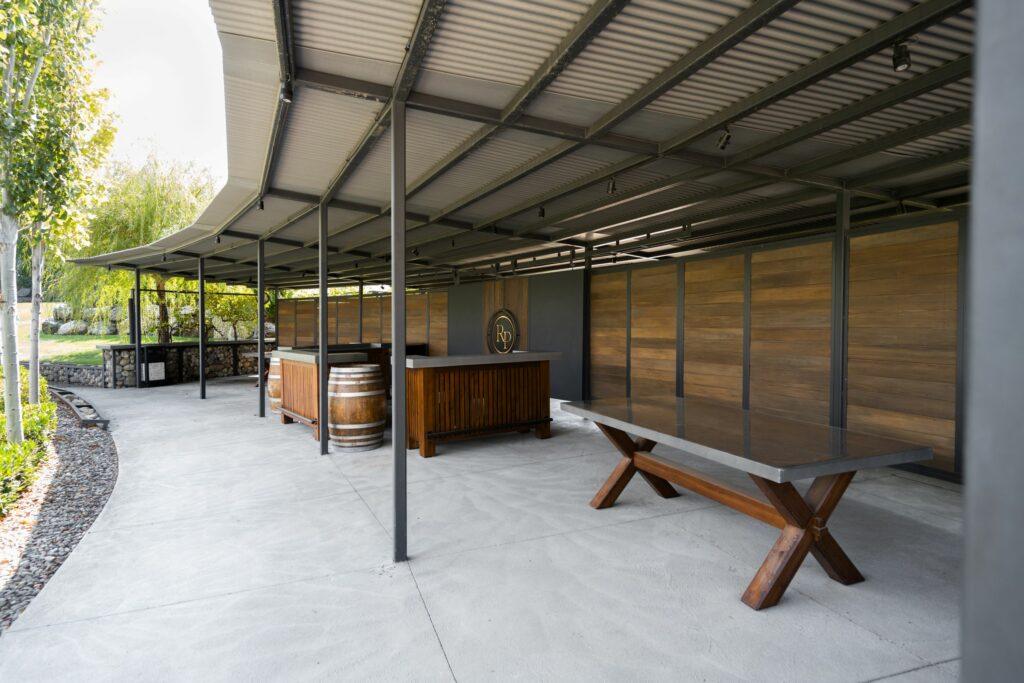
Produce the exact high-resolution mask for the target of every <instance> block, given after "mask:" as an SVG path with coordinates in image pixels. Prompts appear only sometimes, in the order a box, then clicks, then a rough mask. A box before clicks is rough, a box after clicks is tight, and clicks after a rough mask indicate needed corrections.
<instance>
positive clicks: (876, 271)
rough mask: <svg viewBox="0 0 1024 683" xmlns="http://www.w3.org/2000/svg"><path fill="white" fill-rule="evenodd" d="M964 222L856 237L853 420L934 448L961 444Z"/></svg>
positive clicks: (948, 456)
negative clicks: (960, 229) (960, 241)
mask: <svg viewBox="0 0 1024 683" xmlns="http://www.w3.org/2000/svg"><path fill="white" fill-rule="evenodd" d="M957 258H958V256H957V225H956V223H944V224H941V225H935V226H927V227H921V228H912V229H908V230H900V231H897V232H885V233H880V234H875V235H865V236H860V237H853V238H852V239H851V240H850V305H849V316H850V318H849V360H848V366H847V367H848V380H847V382H848V384H847V391H848V400H847V424H848V426H849V428H850V429H856V430H860V431H867V432H874V433H879V434H886V435H890V436H894V437H897V438H903V439H906V440H909V441H913V442H917V443H925V444H928V445H930V446H931V447H932V448H933V449H934V450H935V460H934V461H933V462H932V463H930V464H931V465H932V466H934V467H938V468H941V469H945V470H952V469H953V465H954V455H953V454H954V448H955V438H956V357H957V296H958V292H957Z"/></svg>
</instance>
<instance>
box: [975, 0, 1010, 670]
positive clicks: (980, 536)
mask: <svg viewBox="0 0 1024 683" xmlns="http://www.w3.org/2000/svg"><path fill="white" fill-rule="evenodd" d="M978 15H979V22H978V30H977V36H976V39H975V46H976V53H977V54H976V59H977V62H976V66H975V74H974V76H975V80H974V83H975V95H974V102H975V103H974V136H975V137H974V161H973V164H972V168H973V178H972V179H971V192H972V207H971V221H970V226H969V228H968V229H969V232H968V243H967V316H966V321H967V325H966V328H965V332H966V340H965V345H966V352H967V353H966V363H967V364H966V367H965V371H966V374H965V382H964V411H965V414H964V462H965V463H966V472H965V477H964V478H965V480H966V483H967V503H966V531H965V535H966V553H965V575H966V577H965V595H964V612H963V623H962V634H963V657H964V660H963V669H962V674H963V680H965V681H1011V680H1020V676H1021V671H1024V648H1022V647H1021V646H1020V637H1021V631H1022V630H1024V590H1022V589H1021V588H1022V583H1021V577H1022V576H1024V495H1022V493H1021V492H1022V491H1024V455H1022V453H1021V448H1022V445H1024V420H1022V419H1021V416H1022V415H1024V360H1022V358H1021V350H1022V349H1024V297H1022V296H1021V292H1022V291H1024V266H1022V265H1021V264H1024V229H1022V223H1021V216H1024V200H1022V197H1024V195H1022V193H1021V184H1022V180H1024V174H1022V171H1021V169H1022V166H1021V160H1022V159H1024V136H1021V133H1020V127H1021V126H1020V123H1021V112H1024V79H1022V78H1021V74H1020V70H1021V65H1022V64H1024V41H1022V40H1021V35H1022V34H1024V2H1021V0H984V1H983V2H980V3H979V7H978Z"/></svg>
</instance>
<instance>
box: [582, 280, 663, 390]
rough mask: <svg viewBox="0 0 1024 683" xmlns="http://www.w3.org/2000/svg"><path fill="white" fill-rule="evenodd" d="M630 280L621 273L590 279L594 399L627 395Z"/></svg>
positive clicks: (591, 360)
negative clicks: (627, 292)
mask: <svg viewBox="0 0 1024 683" xmlns="http://www.w3.org/2000/svg"><path fill="white" fill-rule="evenodd" d="M626 277H627V274H626V273H624V272H617V273H601V274H594V275H592V276H591V279H590V393H591V394H592V395H593V397H594V398H611V397H616V396H625V395H626ZM672 376H673V377H675V371H673V373H672Z"/></svg>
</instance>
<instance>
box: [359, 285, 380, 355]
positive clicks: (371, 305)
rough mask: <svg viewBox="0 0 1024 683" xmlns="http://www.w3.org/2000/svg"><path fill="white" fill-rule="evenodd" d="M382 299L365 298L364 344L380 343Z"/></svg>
mask: <svg viewBox="0 0 1024 683" xmlns="http://www.w3.org/2000/svg"><path fill="white" fill-rule="evenodd" d="M380 311H381V306H380V297H376V296H366V297H363V339H362V341H363V342H364V343H367V344H369V343H371V342H380V326H381V313H380Z"/></svg>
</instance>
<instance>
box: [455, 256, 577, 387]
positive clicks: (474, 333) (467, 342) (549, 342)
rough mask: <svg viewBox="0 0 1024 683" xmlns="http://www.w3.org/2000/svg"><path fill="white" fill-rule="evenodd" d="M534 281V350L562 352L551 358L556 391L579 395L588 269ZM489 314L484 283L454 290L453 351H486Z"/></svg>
mask: <svg viewBox="0 0 1024 683" xmlns="http://www.w3.org/2000/svg"><path fill="white" fill-rule="evenodd" d="M529 280H530V284H529V303H528V306H529V312H528V314H527V320H526V321H525V324H526V326H527V329H526V331H527V344H528V346H529V349H528V350H530V351H561V352H562V358H561V359H560V360H557V361H553V362H552V363H551V395H552V396H553V397H555V398H565V399H570V400H578V399H580V398H582V396H583V273H582V272H571V273H552V274H550V275H538V276H535V277H531V278H529ZM483 315H484V287H483V284H482V283H478V282H475V283H472V284H465V285H459V286H457V287H452V288H451V289H449V290H448V353H450V354H457V353H485V352H486V349H484V340H483V326H484V319H483ZM520 322H521V324H522V323H523V321H520Z"/></svg>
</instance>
